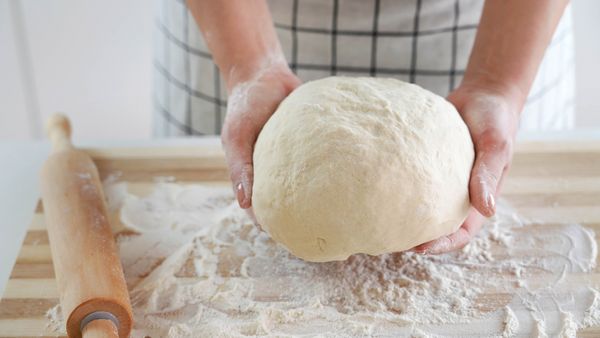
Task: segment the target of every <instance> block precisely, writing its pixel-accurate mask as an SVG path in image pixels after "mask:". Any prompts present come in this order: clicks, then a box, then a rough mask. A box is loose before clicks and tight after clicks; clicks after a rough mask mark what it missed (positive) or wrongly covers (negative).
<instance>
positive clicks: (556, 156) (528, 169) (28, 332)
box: [0, 140, 600, 337]
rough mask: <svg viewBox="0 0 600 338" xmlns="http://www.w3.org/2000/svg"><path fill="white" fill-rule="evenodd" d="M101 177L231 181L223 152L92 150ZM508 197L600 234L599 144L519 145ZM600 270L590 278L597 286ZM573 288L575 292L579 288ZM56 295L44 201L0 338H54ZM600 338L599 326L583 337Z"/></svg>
mask: <svg viewBox="0 0 600 338" xmlns="http://www.w3.org/2000/svg"><path fill="white" fill-rule="evenodd" d="M88 152H89V154H90V155H91V156H92V157H93V158H94V160H95V162H96V164H97V166H98V168H99V170H100V174H101V176H102V177H103V178H105V177H107V176H108V175H110V174H114V173H120V174H121V179H122V180H125V181H129V182H135V184H134V185H135V186H136V187H137V189H139V191H148V190H149V189H150V188H151V186H152V185H153V184H154V183H153V178H154V177H156V176H173V177H175V178H176V179H177V180H178V181H186V182H223V183H225V184H226V181H227V179H228V174H227V170H226V167H225V161H224V158H223V153H222V151H221V150H220V148H219V147H218V146H216V145H215V146H205V147H190V146H186V147H168V148H114V149H89V150H88ZM503 196H504V198H506V199H507V200H508V201H509V203H511V204H512V205H513V206H514V207H515V208H516V209H517V211H518V212H519V213H520V214H521V215H523V216H525V217H530V218H534V219H536V221H539V222H540V223H542V224H543V223H548V224H550V223H557V222H577V223H580V224H583V225H585V226H587V227H590V228H592V229H593V230H594V231H595V232H596V234H600V140H598V141H586V142H582V141H564V142H522V143H520V144H518V146H517V150H516V153H515V157H514V161H513V166H512V168H511V171H510V175H509V177H508V179H507V180H506V182H505V186H504V191H503ZM599 272H600V269H598V268H597V269H595V270H594V271H593V272H592V273H590V274H589V275H588V276H589V278H588V279H591V280H593V281H594V283H595V284H596V285H595V286H600V274H599ZM573 287H577V285H574V286H573ZM57 303H58V294H57V289H56V283H55V279H54V272H53V267H52V258H51V255H50V248H49V245H48V236H47V233H46V229H45V225H44V212H43V206H42V205H41V203H38V207H37V208H36V210H35V213H34V215H33V221H32V223H31V225H30V226H29V229H28V231H27V235H26V237H25V240H24V241H23V245H22V247H21V251H20V252H19V256H18V258H17V261H16V263H15V265H14V267H13V269H12V273H11V276H10V279H9V281H8V283H7V287H6V290H5V292H4V295H3V297H2V299H1V300H0V337H40V336H41V337H56V336H64V333H62V334H61V333H56V332H53V331H52V330H51V329H50V328H49V327H47V324H48V320H47V319H46V318H45V313H46V311H47V310H48V309H49V308H51V307H53V306H54V305H56V304H57ZM578 335H579V336H581V337H600V327H592V328H588V329H586V330H583V331H581V332H579V334H578Z"/></svg>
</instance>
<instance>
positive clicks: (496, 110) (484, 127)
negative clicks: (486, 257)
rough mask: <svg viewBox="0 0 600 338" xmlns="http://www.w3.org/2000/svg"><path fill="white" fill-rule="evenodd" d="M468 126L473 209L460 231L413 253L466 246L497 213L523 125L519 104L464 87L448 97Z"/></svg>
mask: <svg viewBox="0 0 600 338" xmlns="http://www.w3.org/2000/svg"><path fill="white" fill-rule="evenodd" d="M448 101H450V102H451V103H452V104H454V106H455V107H456V109H457V110H458V112H459V113H460V115H461V116H462V118H463V120H464V121H465V123H466V124H467V127H468V128H469V131H470V133H471V138H472V139H473V144H474V146H475V162H474V163H473V169H472V170H471V179H470V182H469V195H470V199H471V206H472V207H471V209H470V211H469V215H468V216H467V219H466V220H465V221H464V223H463V224H462V225H461V226H460V228H459V229H458V230H457V231H456V232H454V233H452V234H450V235H447V236H444V237H441V238H438V239H435V240H433V241H430V242H427V243H423V244H421V245H419V246H417V247H415V248H414V249H413V250H414V251H416V252H421V253H431V254H439V253H444V252H448V251H453V250H457V249H460V248H462V247H463V246H465V245H466V244H467V243H468V242H469V241H470V240H471V238H473V237H474V236H475V235H476V234H477V233H478V232H479V230H480V229H481V225H482V223H483V220H484V216H485V217H490V216H492V215H494V213H495V212H496V197H497V196H498V194H499V193H500V187H501V185H502V180H503V178H504V175H505V174H506V172H507V170H508V168H509V167H510V162H511V160H512V154H513V144H514V139H515V134H516V132H517V129H518V123H519V111H520V104H519V100H515V99H510V96H508V95H503V94H501V92H500V91H490V90H487V91H486V90H483V89H481V88H473V87H467V86H461V87H459V88H457V89H456V90H455V91H454V92H452V93H451V94H450V95H449V96H448Z"/></svg>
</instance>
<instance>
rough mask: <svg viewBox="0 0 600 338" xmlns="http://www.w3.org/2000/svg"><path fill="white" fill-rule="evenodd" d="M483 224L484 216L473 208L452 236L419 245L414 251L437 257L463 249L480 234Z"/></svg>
mask: <svg viewBox="0 0 600 338" xmlns="http://www.w3.org/2000/svg"><path fill="white" fill-rule="evenodd" d="M482 224H483V216H482V215H481V214H480V213H479V212H478V211H477V210H475V209H473V208H471V211H470V212H469V215H468V216H467V219H465V221H464V222H463V224H462V225H461V226H460V228H458V230H456V231H455V232H453V233H451V234H450V235H447V236H443V237H440V238H438V239H434V240H433V241H429V242H427V243H423V244H421V245H418V246H416V247H415V248H413V249H412V251H415V252H417V253H422V254H433V255H437V254H441V253H446V252H450V251H454V250H458V249H461V248H462V247H464V246H465V245H467V244H468V243H469V241H470V240H471V239H472V238H473V237H474V236H475V235H476V234H477V233H478V232H479V230H480V229H481V226H482Z"/></svg>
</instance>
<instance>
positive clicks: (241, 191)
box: [235, 182, 246, 206]
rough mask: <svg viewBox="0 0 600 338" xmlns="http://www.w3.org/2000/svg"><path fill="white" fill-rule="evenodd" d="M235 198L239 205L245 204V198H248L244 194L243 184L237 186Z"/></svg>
mask: <svg viewBox="0 0 600 338" xmlns="http://www.w3.org/2000/svg"><path fill="white" fill-rule="evenodd" d="M235 198H236V199H237V201H238V204H239V205H240V206H242V205H243V203H244V198H246V194H244V186H243V185H242V183H241V182H240V183H238V184H237V185H236V186H235Z"/></svg>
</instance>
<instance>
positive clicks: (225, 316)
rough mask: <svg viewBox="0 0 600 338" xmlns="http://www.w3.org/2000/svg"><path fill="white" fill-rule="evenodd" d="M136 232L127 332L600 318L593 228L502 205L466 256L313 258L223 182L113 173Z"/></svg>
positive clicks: (385, 328)
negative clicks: (132, 189)
mask: <svg viewBox="0 0 600 338" xmlns="http://www.w3.org/2000/svg"><path fill="white" fill-rule="evenodd" d="M105 192H106V195H107V197H108V199H109V205H110V207H111V208H113V209H118V208H120V209H121V220H122V222H123V223H124V224H125V225H126V226H127V227H128V228H130V229H131V230H133V231H136V232H137V233H138V234H132V235H127V236H121V237H120V238H119V248H120V254H121V259H122V263H123V267H124V270H125V275H126V279H127V283H128V285H129V289H130V294H131V298H132V303H133V308H134V317H135V318H134V320H135V327H134V332H133V335H132V336H133V337H146V336H149V337H247V336H255V335H256V336H272V337H281V336H315V335H322V336H327V337H331V336H340V337H347V336H377V337H386V336H388V337H396V336H414V337H439V336H463V335H467V334H471V335H476V336H492V337H502V336H506V337H511V336H534V337H535V336H537V337H555V336H563V337H574V336H575V332H576V330H578V329H581V328H585V327H589V326H592V325H599V324H600V300H599V298H600V293H599V292H598V291H597V290H595V289H593V288H592V287H591V282H589V281H586V279H585V273H586V272H590V271H591V270H592V269H593V268H594V267H595V258H596V254H597V248H596V242H595V240H594V234H593V232H592V231H591V230H589V229H586V228H584V227H582V226H580V225H564V224H556V225H544V226H539V225H536V224H533V223H527V224H526V223H524V222H523V221H522V220H520V219H519V218H518V217H517V216H516V215H514V214H513V213H512V212H511V210H510V208H508V207H507V206H505V205H501V206H500V208H499V210H498V215H497V216H496V217H495V218H494V219H493V220H492V221H490V222H489V224H487V226H485V228H484V229H485V230H484V231H483V232H482V233H481V234H480V235H479V236H478V238H477V239H476V240H474V241H473V242H472V243H471V244H469V245H468V246H467V247H466V248H465V249H463V250H462V251H461V252H458V253H453V254H446V255H440V256H424V255H419V254H415V253H404V254H390V255H383V256H380V257H370V256H366V255H355V256H352V257H351V258H350V259H349V260H347V261H345V262H334V263H306V262H304V261H301V260H299V259H297V258H294V257H292V256H291V255H290V254H288V252H287V251H286V250H285V249H284V248H282V247H280V246H278V245H276V244H275V243H274V242H273V241H271V240H270V239H269V236H268V235H267V234H265V233H263V232H261V231H260V230H259V229H258V228H257V227H255V226H254V225H252V223H251V221H250V219H249V218H248V217H247V216H246V214H245V212H244V211H242V210H241V209H239V208H238V207H237V205H236V203H235V200H234V198H233V195H232V193H231V190H230V188H229V187H223V188H221V187H208V186H200V185H179V184H175V183H172V182H168V181H167V180H163V181H159V182H157V184H156V186H155V189H154V191H153V192H152V193H151V194H150V195H149V196H147V197H144V198H138V197H136V196H134V195H131V194H129V193H128V192H127V185H126V183H123V182H120V183H119V182H115V181H112V180H111V181H108V182H107V184H106V185H105Z"/></svg>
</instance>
